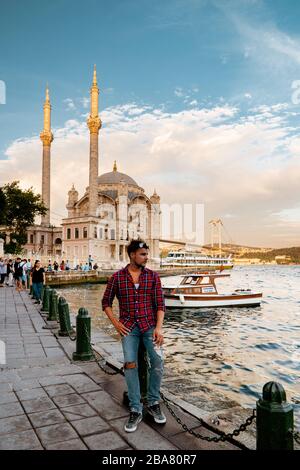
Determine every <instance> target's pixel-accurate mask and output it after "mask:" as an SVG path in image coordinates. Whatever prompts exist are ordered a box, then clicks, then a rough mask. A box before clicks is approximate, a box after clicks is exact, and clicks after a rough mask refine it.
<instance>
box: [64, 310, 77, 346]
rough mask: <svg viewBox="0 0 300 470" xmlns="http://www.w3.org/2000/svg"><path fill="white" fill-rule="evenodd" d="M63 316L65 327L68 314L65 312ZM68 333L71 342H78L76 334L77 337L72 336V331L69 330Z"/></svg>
mask: <svg viewBox="0 0 300 470" xmlns="http://www.w3.org/2000/svg"><path fill="white" fill-rule="evenodd" d="M63 316H64V320H65V325H67V314H66V312H65V310H63ZM66 331H67V333H68V336H69V338H70V340H71V341H76V339H77V335H76V334H75V336H71V335H70V331H69V330H68V328H67V329H66Z"/></svg>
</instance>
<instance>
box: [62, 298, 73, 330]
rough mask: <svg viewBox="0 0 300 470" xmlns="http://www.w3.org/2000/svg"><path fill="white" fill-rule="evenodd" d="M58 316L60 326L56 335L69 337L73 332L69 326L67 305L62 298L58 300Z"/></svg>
mask: <svg viewBox="0 0 300 470" xmlns="http://www.w3.org/2000/svg"><path fill="white" fill-rule="evenodd" d="M58 316H59V324H60V330H59V332H58V335H59V336H69V335H70V334H74V333H75V331H74V330H73V328H72V326H71V320H70V311H69V304H68V303H67V301H66V299H65V298H64V297H60V298H59V300H58Z"/></svg>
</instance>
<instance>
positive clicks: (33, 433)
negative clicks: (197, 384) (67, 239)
mask: <svg viewBox="0 0 300 470" xmlns="http://www.w3.org/2000/svg"><path fill="white" fill-rule="evenodd" d="M45 326H46V322H45V319H44V318H43V317H42V315H41V314H40V311H39V308H38V306H37V305H35V304H34V303H33V301H32V299H31V298H30V297H29V295H28V292H27V291H23V292H20V293H19V292H16V291H15V289H14V288H12V287H2V288H1V289H0V341H1V342H0V350H1V351H2V352H4V351H3V350H4V349H5V363H3V362H4V360H3V359H4V357H2V356H3V354H0V450H3V449H6V450H8V449H15V450H17V449H37V450H38V449H40V450H42V449H47V450H48V449H49V450H50V449H59V450H67V449H69V450H77V449H78V450H87V449H93V450H95V449H97V450H114V449H119V450H126V449H137V450H175V449H184V450H196V449H199V450H200V449H218V450H221V449H226V450H229V449H237V448H236V447H235V446H233V445H231V444H230V443H218V444H215V443H204V442H202V441H199V440H198V439H196V438H194V437H192V436H191V435H189V434H187V433H185V432H183V431H182V429H181V428H180V427H179V426H178V424H177V423H176V421H174V419H173V418H172V417H171V416H170V414H169V413H168V411H167V410H164V411H165V413H166V416H167V423H166V424H165V425H163V426H159V425H156V424H155V423H154V422H153V421H152V420H151V418H150V417H145V419H144V420H143V421H142V422H141V423H140V425H139V430H138V432H135V433H126V432H125V431H124V430H123V425H124V421H125V420H126V418H127V416H128V410H127V408H126V407H125V406H124V405H123V404H122V398H123V391H124V389H125V382H124V378H123V376H120V375H114V376H109V375H106V374H105V373H104V372H103V371H101V369H100V368H99V366H98V365H97V364H96V363H95V362H94V361H92V362H84V363H82V362H80V363H78V362H77V363H74V362H72V361H71V359H70V358H71V352H72V351H73V350H74V348H75V345H74V343H73V342H71V341H70V340H69V338H56V336H55V334H54V332H53V331H55V330H49V329H45V328H44V327H45ZM178 414H179V416H180V417H181V418H182V419H183V420H184V421H185V422H186V424H187V425H188V426H190V427H192V428H193V429H194V430H195V431H196V432H199V431H200V428H199V421H197V420H196V419H195V418H193V417H191V416H190V415H188V414H185V413H183V412H181V411H179V410H178ZM201 429H202V431H201V432H202V433H203V434H205V435H207V436H213V435H214V434H213V433H212V432H210V431H208V430H206V429H204V430H203V428H201Z"/></svg>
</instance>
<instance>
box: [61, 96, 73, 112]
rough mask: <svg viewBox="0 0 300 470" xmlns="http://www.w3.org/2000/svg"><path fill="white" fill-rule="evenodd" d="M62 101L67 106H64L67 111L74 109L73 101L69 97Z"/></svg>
mask: <svg viewBox="0 0 300 470" xmlns="http://www.w3.org/2000/svg"><path fill="white" fill-rule="evenodd" d="M64 103H66V105H67V107H66V109H67V111H73V110H75V109H76V106H75V103H74V101H73V100H72V99H71V98H66V99H65V100H64Z"/></svg>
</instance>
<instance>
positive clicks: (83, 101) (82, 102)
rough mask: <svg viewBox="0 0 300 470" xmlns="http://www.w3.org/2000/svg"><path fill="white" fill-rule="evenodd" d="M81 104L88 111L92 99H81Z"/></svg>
mask: <svg viewBox="0 0 300 470" xmlns="http://www.w3.org/2000/svg"><path fill="white" fill-rule="evenodd" d="M81 104H82V106H83V107H84V108H85V109H87V108H88V107H89V105H90V98H87V97H86V96H84V97H83V98H81Z"/></svg>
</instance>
